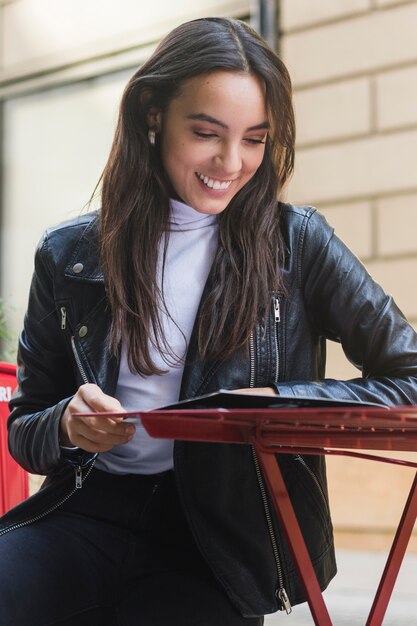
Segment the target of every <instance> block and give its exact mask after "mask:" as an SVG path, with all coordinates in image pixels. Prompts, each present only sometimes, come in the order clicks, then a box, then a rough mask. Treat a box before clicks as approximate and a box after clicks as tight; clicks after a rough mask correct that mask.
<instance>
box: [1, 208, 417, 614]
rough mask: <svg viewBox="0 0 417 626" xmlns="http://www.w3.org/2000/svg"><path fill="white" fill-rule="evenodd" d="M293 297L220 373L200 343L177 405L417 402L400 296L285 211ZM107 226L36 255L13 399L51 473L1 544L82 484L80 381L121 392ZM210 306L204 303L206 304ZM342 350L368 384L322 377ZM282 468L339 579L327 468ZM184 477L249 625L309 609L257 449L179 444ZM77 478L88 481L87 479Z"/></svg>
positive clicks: (14, 426)
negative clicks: (244, 392)
mask: <svg viewBox="0 0 417 626" xmlns="http://www.w3.org/2000/svg"><path fill="white" fill-rule="evenodd" d="M280 210H281V224H282V233H283V237H284V241H285V248H286V259H285V265H284V268H283V273H284V280H285V285H286V291H285V294H284V292H280V293H274V286H273V285H271V294H272V295H271V309H270V314H269V318H267V319H265V320H263V322H261V323H260V324H259V326H258V327H257V328H256V329H255V330H254V333H253V341H252V342H251V346H249V347H248V348H247V349H245V350H240V351H239V352H238V353H236V354H235V355H234V356H233V357H232V358H231V359H229V360H228V361H227V362H223V363H214V364H213V363H211V364H207V363H202V362H201V361H200V360H199V358H198V354H197V350H196V346H195V337H193V338H192V339H191V342H190V347H189V351H188V359H187V363H188V364H187V366H186V368H185V371H184V376H183V382H182V390H181V398H190V397H193V396H196V395H200V394H203V393H207V392H210V391H214V390H217V389H219V388H229V389H234V388H239V387H249V386H255V387H263V386H267V385H270V384H272V383H274V382H276V381H278V384H279V388H280V393H281V395H294V396H313V397H321V398H338V399H346V400H361V401H365V402H369V401H371V402H382V403H385V404H388V405H402V404H410V403H411V404H417V336H416V334H415V333H414V331H413V329H412V328H411V327H410V325H409V324H408V323H407V322H406V320H405V319H404V317H403V315H402V314H401V312H400V311H399V310H398V308H397V307H396V305H395V304H394V302H393V300H392V298H391V297H390V296H388V295H386V294H385V293H384V292H383V290H382V289H381V288H380V287H379V286H378V285H376V284H375V283H374V282H373V280H372V279H371V278H370V277H369V275H368V274H367V272H366V271H365V269H364V268H363V266H362V265H361V264H360V262H359V261H358V259H357V258H356V257H355V256H354V255H353V254H352V253H351V252H350V251H349V250H348V249H347V248H346V247H345V246H344V245H343V244H342V243H341V241H340V240H339V239H338V238H337V237H336V236H335V235H334V234H333V230H332V229H331V228H330V227H329V226H328V225H327V223H326V222H325V220H324V219H323V218H322V217H321V216H320V215H319V214H318V213H317V212H316V211H315V209H312V208H299V207H292V206H289V205H281V209H280ZM97 221H98V220H97V215H96V214H90V215H86V216H84V217H81V218H79V219H76V220H74V221H72V222H68V223H66V224H64V225H61V226H58V227H57V228H53V229H50V230H49V231H47V233H46V234H45V236H44V238H43V239H42V241H41V243H40V244H39V248H38V251H37V254H36V260H35V272H34V277H33V282H32V287H31V291H30V298H29V306H28V313H27V315H26V318H25V324H24V330H23V332H22V335H21V338H20V345H19V374H18V377H19V390H18V392H17V393H16V395H15V396H14V398H13V399H12V401H11V408H12V409H13V410H12V413H11V415H10V418H9V423H8V425H9V445H10V450H11V452H12V454H13V456H14V457H15V458H16V460H17V461H18V462H19V463H20V464H21V465H22V466H23V467H24V468H26V469H27V470H28V471H29V472H33V473H36V474H46V475H47V479H46V481H45V484H44V487H43V489H41V491H40V492H39V493H37V494H35V495H34V496H32V497H31V498H30V499H29V500H27V501H26V502H24V503H22V504H21V505H19V506H18V507H16V508H15V509H13V510H12V511H11V512H9V513H7V514H6V515H5V516H4V517H3V518H2V520H0V532H5V531H6V532H7V531H8V530H12V529H13V528H14V527H15V525H16V524H21V523H23V524H26V523H30V522H31V521H32V520H33V519H34V518H37V517H39V516H42V515H44V514H47V513H48V511H49V510H50V509H51V508H54V507H56V506H57V505H58V504H59V502H60V501H62V500H63V499H65V498H66V497H68V496H69V494H70V493H71V492H72V491H73V490H74V469H73V468H72V467H71V465H75V466H82V472H83V477H84V479H85V477H86V475H87V474H88V472H89V467H91V464H90V465H89V462H90V461H91V455H90V454H86V453H85V454H80V455H78V456H77V455H75V458H72V457H71V455H70V454H67V453H65V452H63V450H62V449H61V448H60V446H59V443H58V430H59V421H60V417H61V415H62V412H63V410H64V408H65V406H66V404H67V402H68V401H69V398H71V397H72V395H73V394H74V393H75V391H76V390H77V388H78V386H79V385H81V384H82V383H84V382H87V381H88V382H94V383H97V384H98V385H99V386H100V387H101V388H102V389H103V390H104V391H105V393H107V394H110V395H111V394H114V392H115V388H116V383H117V377H118V363H117V362H116V361H115V359H114V358H113V357H112V356H111V355H110V354H109V351H108V343H107V336H108V331H109V325H110V311H109V308H108V303H107V300H106V295H105V290H104V285H103V276H102V273H101V271H100V267H99V264H98V246H97ZM203 297H204V296H203ZM326 339H331V340H334V341H338V342H341V343H342V345H343V348H344V351H345V353H346V356H347V358H348V359H349V360H350V361H351V362H352V363H354V364H355V365H356V366H357V367H358V368H359V369H360V370H361V372H362V376H360V377H358V378H355V379H353V380H349V381H338V380H332V379H326V378H325V340H326ZM278 458H279V463H280V466H281V469H282V472H283V475H284V479H285V481H286V484H287V487H288V490H289V493H290V496H291V498H292V502H293V505H294V508H295V511H296V514H297V516H298V519H299V522H300V526H301V529H302V531H303V534H304V537H305V539H306V543H307V546H308V549H309V551H310V555H311V558H312V561H313V565H314V567H315V569H316V572H317V575H318V578H319V581H320V585H321V587H322V588H325V587H326V586H327V584H328V582H329V581H330V580H331V578H332V577H333V576H334V574H335V572H336V566H335V559H334V549H333V539H332V525H331V520H330V515H329V508H328V501H327V487H326V476H325V464H324V460H323V457H320V456H310V457H305V458H302V457H299V456H298V455H281V456H280V457H278ZM174 464H175V475H176V481H177V485H178V490H179V494H180V498H181V501H182V504H183V507H184V511H185V513H186V516H187V519H188V522H189V525H190V527H191V530H192V532H193V535H194V537H195V539H196V542H197V544H198V546H199V548H200V550H201V552H202V554H203V556H204V557H205V559H206V560H207V562H208V564H209V565H210V567H211V569H212V571H213V572H214V574H215V576H216V577H217V578H218V580H219V581H220V582H221V584H222V585H223V587H224V588H225V590H226V592H227V593H228V594H229V596H230V598H231V599H232V601H233V602H234V603H235V605H236V606H237V607H238V608H239V609H240V611H241V612H242V614H243V615H246V616H252V615H262V614H266V613H271V612H274V611H276V610H277V608H280V601H279V599H278V595H279V594H277V593H276V592H277V590H278V589H279V588H280V587H282V586H284V587H285V589H286V591H287V593H288V596H289V597H290V600H291V602H292V603H297V602H300V601H303V600H304V599H305V597H304V592H303V589H302V588H301V586H300V583H299V580H298V577H297V575H296V572H295V570H294V567H293V563H292V561H291V557H290V554H289V551H288V548H287V546H286V544H285V541H284V540H283V537H282V534H281V530H280V527H279V524H278V522H277V520H276V518H275V516H274V513H273V512H272V523H273V533H272V535H273V537H272V541H276V554H274V550H273V549H272V544H271V528H269V527H268V523H267V518H266V515H265V505H267V504H268V503H267V502H265V501H264V500H263V498H262V492H261V489H260V484H259V481H258V477H257V473H256V471H255V467H254V460H253V457H252V451H251V448H250V446H246V445H229V444H213V443H193V442H181V441H176V442H175V450H174ZM78 471H79V470H78Z"/></svg>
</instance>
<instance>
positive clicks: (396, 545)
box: [138, 406, 417, 626]
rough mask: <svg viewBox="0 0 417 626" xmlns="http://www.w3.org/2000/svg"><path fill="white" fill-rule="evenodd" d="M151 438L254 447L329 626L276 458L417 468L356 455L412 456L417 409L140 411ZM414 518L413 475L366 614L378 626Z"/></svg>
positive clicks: (314, 609)
mask: <svg viewBox="0 0 417 626" xmlns="http://www.w3.org/2000/svg"><path fill="white" fill-rule="evenodd" d="M138 416H139V417H140V418H141V420H142V423H143V425H144V427H145V428H146V430H147V431H148V433H149V434H150V435H152V436H153V437H162V438H171V439H180V440H191V441H212V442H224V443H244V444H251V445H253V446H254V447H255V450H256V452H257V455H258V458H259V461H260V465H261V467H262V471H263V474H264V478H265V480H266V483H267V485H268V488H269V490H270V494H271V496H272V501H273V502H274V506H275V508H276V512H277V515H278V518H279V520H280V522H281V524H282V527H283V530H284V533H285V535H286V538H287V540H288V543H289V546H290V549H291V552H292V555H293V558H294V562H295V565H296V568H297V571H298V574H299V577H300V579H301V581H302V583H303V585H304V588H305V591H306V597H307V600H308V603H309V606H310V610H311V614H312V616H313V619H314V623H315V624H316V625H318V626H332V621H331V619H330V616H329V613H328V611H327V608H326V605H325V603H324V600H323V597H322V594H321V591H320V588H319V584H318V582H317V578H316V575H315V572H314V569H313V566H312V564H311V561H310V557H309V554H308V551H307V548H306V545H305V542H304V538H303V536H302V534H301V531H300V527H299V525H298V522H297V519H296V516H295V513H294V509H293V507H292V504H291V500H290V498H289V495H288V492H287V489H286V486H285V483H284V480H283V478H282V474H281V471H280V469H279V466H278V464H277V462H276V459H275V457H274V454H276V453H282V454H285V453H290V454H294V453H298V454H342V455H345V456H353V457H359V458H366V459H370V460H374V461H375V460H378V461H384V462H387V463H396V464H400V465H407V466H411V467H416V468H417V463H415V462H412V461H411V460H410V461H404V460H399V459H396V458H392V457H385V456H379V455H375V454H369V453H367V452H361V450H375V451H389V452H394V451H409V452H416V451H417V407H410V406H406V407H396V408H389V409H386V408H367V407H358V408H353V409H352V408H351V407H336V408H335V407H331V408H327V407H326V408H279V409H275V408H274V409H186V410H184V409H182V410H179V409H170V410H158V411H150V412H147V413H138ZM416 517H417V474H416V477H415V479H414V482H413V484H412V487H411V490H410V494H409V496H408V500H407V503H406V505H405V508H404V512H403V514H402V517H401V520H400V522H399V525H398V529H397V532H396V535H395V538H394V541H393V544H392V547H391V550H390V553H389V556H388V560H387V563H386V566H385V569H384V572H383V574H382V578H381V581H380V584H379V587H378V590H377V592H376V595H375V599H374V602H373V605H372V608H371V611H370V613H369V617H368V620H367V622H366V626H380V625H381V624H382V620H383V618H384V615H385V612H386V610H387V606H388V603H389V600H390V597H391V594H392V590H393V588H394V584H395V581H396V578H397V575H398V572H399V569H400V567H401V563H402V560H403V557H404V554H405V551H406V549H407V545H408V542H409V539H410V536H411V533H412V530H413V526H414V522H415V520H416Z"/></svg>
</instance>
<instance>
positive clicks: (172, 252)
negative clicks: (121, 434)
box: [96, 200, 218, 474]
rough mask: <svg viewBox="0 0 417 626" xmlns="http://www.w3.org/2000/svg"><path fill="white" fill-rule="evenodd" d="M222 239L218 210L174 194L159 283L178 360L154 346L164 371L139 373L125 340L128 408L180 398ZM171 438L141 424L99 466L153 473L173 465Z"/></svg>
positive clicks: (123, 377)
mask: <svg viewBox="0 0 417 626" xmlns="http://www.w3.org/2000/svg"><path fill="white" fill-rule="evenodd" d="M217 242H218V224H217V216H215V215H205V214H203V213H199V212H198V211H196V210H194V209H193V208H192V207H190V206H187V205H186V204H183V203H182V202H179V201H177V200H171V214H170V232H169V239H168V249H167V254H166V259H165V268H164V277H163V284H162V253H163V245H162V246H161V250H160V261H159V263H158V283H159V287H160V289H161V290H162V291H163V296H164V300H165V303H166V306H167V309H168V311H169V313H170V316H171V318H172V319H170V318H169V317H168V316H167V315H166V313H164V312H163V311H161V313H160V315H161V321H162V324H163V328H164V333H165V337H166V338H167V342H168V344H169V346H170V348H171V351H172V352H173V353H175V355H177V357H178V358H177V359H176V363H175V364H174V363H172V358H168V363H167V362H166V360H164V358H163V356H162V355H161V354H160V353H158V352H156V351H153V352H152V358H153V360H154V363H155V364H156V365H157V366H158V367H159V368H161V369H163V370H165V371H166V373H165V374H162V375H153V376H141V375H138V374H133V373H132V372H131V371H130V370H129V367H128V364H127V356H126V345H122V353H121V363H120V371H119V378H118V382H117V388H116V394H115V395H116V398H117V399H118V400H119V401H120V403H121V405H122V406H123V408H125V409H126V410H127V411H135V410H142V411H143V410H148V409H155V408H157V407H159V406H164V405H166V404H169V403H171V402H176V401H177V400H178V398H179V393H180V388H181V380H182V374H183V371H184V356H185V353H186V350H187V348H188V344H189V341H190V337H191V332H192V330H193V326H194V321H195V318H196V315H197V310H198V306H199V304H200V300H201V296H202V293H203V289H204V286H205V283H206V280H207V277H208V274H209V272H210V268H211V265H212V262H213V259H214V255H215V252H216V248H217ZM172 453H173V441H171V440H165V439H153V438H152V437H149V435H148V434H147V433H146V431H145V429H144V428H143V426H142V425H141V424H137V425H136V434H135V436H134V437H133V439H132V440H131V441H130V442H129V443H127V444H124V445H121V446H116V447H114V448H112V450H110V451H109V452H103V453H101V454H100V455H99V456H98V458H97V461H96V467H97V468H99V469H101V470H104V471H107V472H112V473H116V474H155V473H158V472H163V471H166V470H168V469H171V468H172V467H173V454H172Z"/></svg>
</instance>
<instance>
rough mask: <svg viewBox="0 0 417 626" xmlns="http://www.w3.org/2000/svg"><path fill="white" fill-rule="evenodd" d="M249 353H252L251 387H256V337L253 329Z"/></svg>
mask: <svg viewBox="0 0 417 626" xmlns="http://www.w3.org/2000/svg"><path fill="white" fill-rule="evenodd" d="M249 353H250V377H249V387H255V339H254V336H253V330H252V332H251V334H250V339H249Z"/></svg>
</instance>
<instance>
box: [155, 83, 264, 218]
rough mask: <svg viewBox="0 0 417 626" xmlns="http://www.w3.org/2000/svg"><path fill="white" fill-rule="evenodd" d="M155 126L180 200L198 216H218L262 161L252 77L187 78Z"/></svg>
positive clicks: (259, 99)
mask: <svg viewBox="0 0 417 626" xmlns="http://www.w3.org/2000/svg"><path fill="white" fill-rule="evenodd" d="M154 125H156V128H157V131H159V132H160V143H161V158H162V163H163V166H164V168H165V171H166V173H167V175H168V178H169V180H170V182H171V184H172V186H173V188H174V191H175V193H176V194H177V196H178V198H179V199H180V200H182V201H183V202H185V203H186V204H188V205H190V206H192V207H193V208H194V209H196V210H197V211H200V213H206V214H217V213H221V212H222V211H224V209H225V208H226V207H227V205H228V204H229V202H230V200H231V199H232V198H233V196H234V195H235V194H236V193H237V192H238V191H239V190H240V189H241V188H242V187H243V186H244V185H245V184H246V183H247V182H248V181H249V180H250V179H251V178H252V176H253V175H254V174H255V172H256V170H257V169H258V167H259V166H260V164H261V162H262V159H263V156H264V152H265V140H266V134H267V130H268V121H267V114H266V106H265V96H264V90H263V88H262V84H261V83H260V81H259V80H258V79H257V78H256V77H255V76H253V75H252V74H244V73H236V72H227V71H217V72H213V73H211V74H207V75H206V74H205V75H202V76H197V77H195V78H191V79H190V80H187V81H185V83H183V86H182V89H181V92H180V94H179V95H178V96H177V97H176V98H174V99H173V100H171V102H170V104H169V106H168V108H167V110H166V111H164V112H163V113H157V114H156V116H155V124H154Z"/></svg>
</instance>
